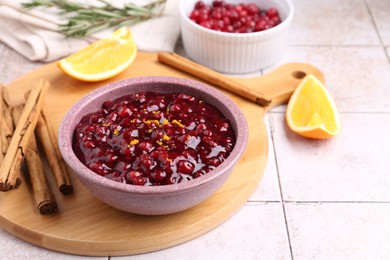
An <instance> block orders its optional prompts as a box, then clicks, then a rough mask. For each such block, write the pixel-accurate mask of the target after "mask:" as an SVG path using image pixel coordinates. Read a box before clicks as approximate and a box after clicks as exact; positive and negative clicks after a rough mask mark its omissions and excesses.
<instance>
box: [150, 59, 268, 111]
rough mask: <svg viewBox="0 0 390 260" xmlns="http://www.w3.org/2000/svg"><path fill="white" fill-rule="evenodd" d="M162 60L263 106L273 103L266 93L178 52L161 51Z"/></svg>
mask: <svg viewBox="0 0 390 260" xmlns="http://www.w3.org/2000/svg"><path fill="white" fill-rule="evenodd" d="M157 58H158V60H159V61H160V62H162V63H165V64H167V65H170V66H172V67H174V68H176V69H179V70H182V71H185V72H187V73H189V74H191V75H193V76H196V77H198V78H201V79H203V80H206V81H208V82H210V83H212V84H215V85H217V86H219V87H221V88H223V89H225V90H228V91H230V92H233V93H235V94H237V95H239V96H241V97H243V98H246V99H248V100H250V101H252V102H255V103H257V104H259V105H261V106H268V105H269V104H271V99H270V98H269V97H266V96H265V95H264V94H262V93H260V92H258V91H255V90H252V89H250V88H247V87H246V86H244V85H242V84H240V83H238V82H236V81H234V80H232V79H229V78H228V77H226V76H224V75H222V74H220V73H218V72H215V71H213V70H211V69H209V68H207V67H204V66H202V65H200V64H197V63H195V62H193V61H191V60H189V59H186V58H184V57H182V56H180V55H178V54H176V53H168V52H161V53H159V54H158V55H157Z"/></svg>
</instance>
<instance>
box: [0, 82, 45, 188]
mask: <svg viewBox="0 0 390 260" xmlns="http://www.w3.org/2000/svg"><path fill="white" fill-rule="evenodd" d="M49 87H50V85H49V83H48V82H47V81H45V80H43V79H40V80H38V81H37V82H36V84H35V87H34V88H33V89H32V90H31V92H30V95H29V97H28V100H27V101H26V104H25V106H24V109H23V112H22V114H21V116H20V119H19V121H18V123H17V125H16V128H15V132H14V134H13V136H12V139H11V142H10V145H9V147H8V150H7V153H6V155H5V157H4V160H3V163H2V164H1V167H0V190H1V191H7V190H10V189H13V188H14V187H15V186H16V185H17V183H18V182H19V181H20V180H19V174H20V171H19V170H15V169H19V168H20V164H19V165H15V164H14V161H15V160H14V158H15V157H16V156H17V155H18V154H19V153H20V154H21V156H22V160H23V158H24V155H25V150H26V148H27V147H28V145H29V143H30V139H31V137H32V135H33V133H34V129H35V126H36V124H37V121H38V116H39V115H40V113H41V109H42V105H43V101H44V98H45V96H46V94H47V92H48V90H49Z"/></svg>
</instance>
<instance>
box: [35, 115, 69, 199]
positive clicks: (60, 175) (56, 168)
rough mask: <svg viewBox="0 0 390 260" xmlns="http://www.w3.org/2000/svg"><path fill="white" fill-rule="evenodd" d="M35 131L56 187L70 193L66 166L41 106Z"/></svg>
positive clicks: (52, 129) (64, 192) (51, 127)
mask: <svg viewBox="0 0 390 260" xmlns="http://www.w3.org/2000/svg"><path fill="white" fill-rule="evenodd" d="M35 131H36V134H37V137H38V140H39V142H40V144H41V145H42V149H43V151H44V152H45V155H46V158H47V161H48V162H49V166H50V169H51V171H52V173H53V175H54V179H55V180H56V183H57V186H58V189H59V190H60V191H61V192H62V193H63V194H70V193H72V192H73V186H72V183H71V180H70V177H69V174H68V168H67V166H66V164H65V161H64V159H63V158H62V155H61V152H60V149H59V147H58V143H57V137H56V134H55V131H54V128H53V126H52V124H51V123H50V121H49V120H48V115H47V113H46V109H45V108H42V110H41V114H40V116H39V118H38V123H37V127H36V128H35Z"/></svg>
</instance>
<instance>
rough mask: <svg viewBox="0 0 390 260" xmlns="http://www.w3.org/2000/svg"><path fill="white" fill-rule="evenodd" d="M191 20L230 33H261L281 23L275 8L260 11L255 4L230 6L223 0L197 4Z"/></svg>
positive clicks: (191, 14) (190, 16) (208, 27)
mask: <svg viewBox="0 0 390 260" xmlns="http://www.w3.org/2000/svg"><path fill="white" fill-rule="evenodd" d="M189 18H190V19H191V20H192V21H194V22H195V23H197V24H199V25H200V26H203V27H205V28H207V29H211V30H215V31H223V32H230V33H250V32H259V31H264V30H267V29H270V28H272V27H275V26H277V25H278V24H280V23H281V19H280V16H279V12H278V10H277V9H276V8H274V7H271V8H269V9H260V8H259V7H258V6H257V5H256V4H254V3H248V4H244V3H241V4H229V3H226V2H225V1H223V0H214V1H212V2H211V4H210V5H206V4H205V3H204V2H203V1H198V2H196V4H195V6H194V9H193V10H192V12H191V13H190V15H189Z"/></svg>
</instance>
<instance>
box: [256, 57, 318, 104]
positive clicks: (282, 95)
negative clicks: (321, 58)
mask: <svg viewBox="0 0 390 260" xmlns="http://www.w3.org/2000/svg"><path fill="white" fill-rule="evenodd" d="M309 74H313V75H314V76H315V77H317V78H318V79H319V80H320V81H321V82H324V75H323V73H322V72H321V71H320V70H319V69H318V68H317V67H315V66H313V65H311V64H307V63H301V62H293V63H286V64H284V65H282V66H280V67H278V68H277V69H275V70H274V71H272V72H270V73H268V74H265V75H264V76H262V77H260V78H259V79H258V85H257V86H256V89H259V90H261V92H262V93H264V94H265V95H267V96H268V97H271V98H272V101H271V104H270V105H269V106H267V107H266V110H269V109H271V108H273V107H275V106H278V105H282V104H285V103H287V102H288V100H289V99H290V96H291V94H292V93H293V91H294V90H295V89H296V88H297V87H298V85H299V83H300V82H301V81H302V79H303V78H304V77H305V76H306V75H309ZM252 80H253V79H252Z"/></svg>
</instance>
